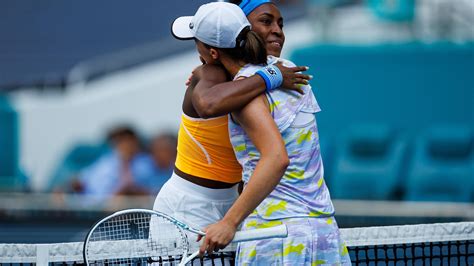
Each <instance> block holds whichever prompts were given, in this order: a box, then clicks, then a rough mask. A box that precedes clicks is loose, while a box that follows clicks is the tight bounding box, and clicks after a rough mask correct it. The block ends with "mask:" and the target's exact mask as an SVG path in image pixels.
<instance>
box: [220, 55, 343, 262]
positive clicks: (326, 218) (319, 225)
mask: <svg viewBox="0 0 474 266" xmlns="http://www.w3.org/2000/svg"><path fill="white" fill-rule="evenodd" d="M277 61H282V62H283V64H284V65H286V66H294V64H293V63H292V62H290V61H287V60H283V59H278V58H275V57H271V56H270V57H269V62H268V63H269V64H272V63H276V62H277ZM260 67H261V66H254V65H246V66H245V67H243V68H242V69H241V70H240V72H239V73H238V74H237V75H236V77H235V78H239V77H249V76H251V75H253V74H254V73H255V72H256V71H257V70H258V69H259V68H260ZM302 89H303V91H304V94H303V95H300V94H298V93H296V92H293V91H288V90H281V89H277V90H273V91H271V92H270V93H267V99H268V101H269V103H270V111H271V113H272V116H273V118H274V120H275V123H276V125H277V126H278V128H279V130H280V132H281V135H282V137H283V140H284V142H285V144H286V149H287V152H288V156H289V159H290V164H289V166H288V168H287V170H286V172H285V174H284V176H283V177H282V179H281V181H280V183H279V184H278V185H277V187H276V188H275V189H274V190H273V192H272V193H270V195H269V196H268V197H267V198H266V199H265V200H264V201H263V202H262V203H261V204H260V205H259V206H258V207H257V208H256V209H255V210H254V212H253V213H252V214H251V215H250V216H249V217H248V218H247V219H246V220H245V221H244V222H243V223H242V229H241V230H249V229H255V228H264V227H271V226H276V225H279V224H282V223H283V224H286V225H287V227H288V237H287V238H284V239H264V240H258V241H251V242H244V243H241V244H239V246H238V249H237V264H238V265H350V258H349V255H348V252H347V248H346V247H345V245H344V242H343V241H342V240H341V238H340V234H339V229H338V227H337V223H336V220H335V219H334V207H333V204H332V202H331V198H330V195H329V191H328V188H327V186H326V184H325V182H324V178H323V176H324V168H323V163H322V159H321V153H320V147H319V135H318V128H317V124H316V119H315V116H314V114H315V113H317V112H319V111H320V110H321V109H320V108H319V105H318V103H317V101H316V98H315V97H314V94H313V92H312V90H311V87H310V86H303V87H302ZM229 132H230V139H231V143H232V146H233V148H234V152H235V154H236V157H237V159H238V161H239V162H240V164H241V165H242V168H243V169H242V171H243V173H242V179H243V181H244V183H247V182H248V181H249V179H250V177H251V175H252V173H253V171H254V169H255V167H256V165H257V163H258V161H259V159H260V154H259V152H258V150H257V148H256V147H255V145H254V144H253V143H252V141H251V140H250V138H249V137H248V136H247V135H246V133H245V131H244V130H243V129H242V128H241V127H240V126H239V125H237V124H235V123H234V122H233V121H232V120H230V121H229Z"/></svg>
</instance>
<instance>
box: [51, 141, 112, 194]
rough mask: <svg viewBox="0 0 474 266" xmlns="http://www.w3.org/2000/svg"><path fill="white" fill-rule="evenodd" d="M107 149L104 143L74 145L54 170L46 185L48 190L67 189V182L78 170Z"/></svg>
mask: <svg viewBox="0 0 474 266" xmlns="http://www.w3.org/2000/svg"><path fill="white" fill-rule="evenodd" d="M107 149H108V148H107V147H106V145H92V144H86V143H79V144H76V145H74V146H73V147H72V148H71V149H70V150H69V151H68V152H66V155H65V156H64V159H63V160H62V161H61V162H60V163H59V165H58V166H57V168H56V170H55V171H54V174H53V177H52V178H51V181H50V183H49V185H48V190H50V191H51V190H53V189H57V188H60V189H63V190H66V191H67V190H68V188H67V186H68V185H69V182H70V181H71V180H72V179H73V178H74V177H75V176H76V175H77V174H78V173H79V171H80V170H82V169H83V168H85V167H87V166H88V165H90V164H91V163H93V162H94V161H95V160H96V159H97V158H99V156H100V155H101V154H103V153H104V152H105V151H106V150H107Z"/></svg>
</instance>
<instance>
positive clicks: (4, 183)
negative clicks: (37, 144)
mask: <svg viewBox="0 0 474 266" xmlns="http://www.w3.org/2000/svg"><path fill="white" fill-rule="evenodd" d="M18 138H19V132H18V114H17V112H16V111H15V109H14V108H13V106H12V105H11V104H10V102H9V101H8V98H7V97H6V96H4V95H1V94H0V191H2V190H7V191H12V190H21V189H24V188H25V183H24V177H22V175H21V173H20V170H19V164H18V160H19V152H18V144H19V143H18Z"/></svg>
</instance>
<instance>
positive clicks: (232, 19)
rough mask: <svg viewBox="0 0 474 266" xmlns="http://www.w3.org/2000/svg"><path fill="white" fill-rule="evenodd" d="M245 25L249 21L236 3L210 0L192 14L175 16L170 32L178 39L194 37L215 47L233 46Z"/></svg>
mask: <svg viewBox="0 0 474 266" xmlns="http://www.w3.org/2000/svg"><path fill="white" fill-rule="evenodd" d="M247 26H250V23H249V21H248V20H247V17H246V16H245V14H244V12H243V11H242V9H241V8H240V7H239V6H238V5H235V4H231V3H226V2H212V3H209V4H205V5H202V6H201V7H199V9H198V11H197V12H196V14H195V15H194V16H185V17H179V18H177V19H176V20H175V21H174V22H173V25H172V26H171V33H172V34H173V36H174V37H176V38H177V39H180V40H189V39H193V38H196V39H198V40H200V41H201V42H203V43H205V44H207V45H210V46H213V47H216V48H235V47H236V39H237V37H238V36H239V34H240V32H241V31H242V30H243V29H244V28H245V27H247Z"/></svg>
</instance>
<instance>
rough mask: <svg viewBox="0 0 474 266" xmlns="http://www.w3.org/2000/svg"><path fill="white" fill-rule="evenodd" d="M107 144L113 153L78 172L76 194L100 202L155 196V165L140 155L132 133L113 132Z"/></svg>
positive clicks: (129, 129) (119, 128) (129, 130)
mask: <svg viewBox="0 0 474 266" xmlns="http://www.w3.org/2000/svg"><path fill="white" fill-rule="evenodd" d="M108 141H109V143H110V144H111V147H112V150H111V151H110V152H108V153H106V154H104V155H102V156H101V157H100V158H99V159H98V160H97V161H96V162H95V163H93V164H92V165H91V166H89V167H87V168H86V169H84V170H83V171H81V173H80V175H79V180H78V182H76V183H75V190H76V191H77V192H82V193H84V194H86V195H90V196H94V197H96V198H99V199H106V198H108V197H110V196H113V195H146V194H151V193H154V192H155V191H156V188H155V187H154V185H155V183H156V182H155V180H156V173H155V171H156V170H155V164H154V161H153V159H152V157H151V156H150V155H149V154H146V153H143V152H142V151H141V147H140V141H139V138H138V136H137V134H136V133H135V131H134V130H133V129H132V128H130V127H127V126H124V127H118V128H115V129H114V130H112V131H111V132H110V134H109V136H108Z"/></svg>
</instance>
